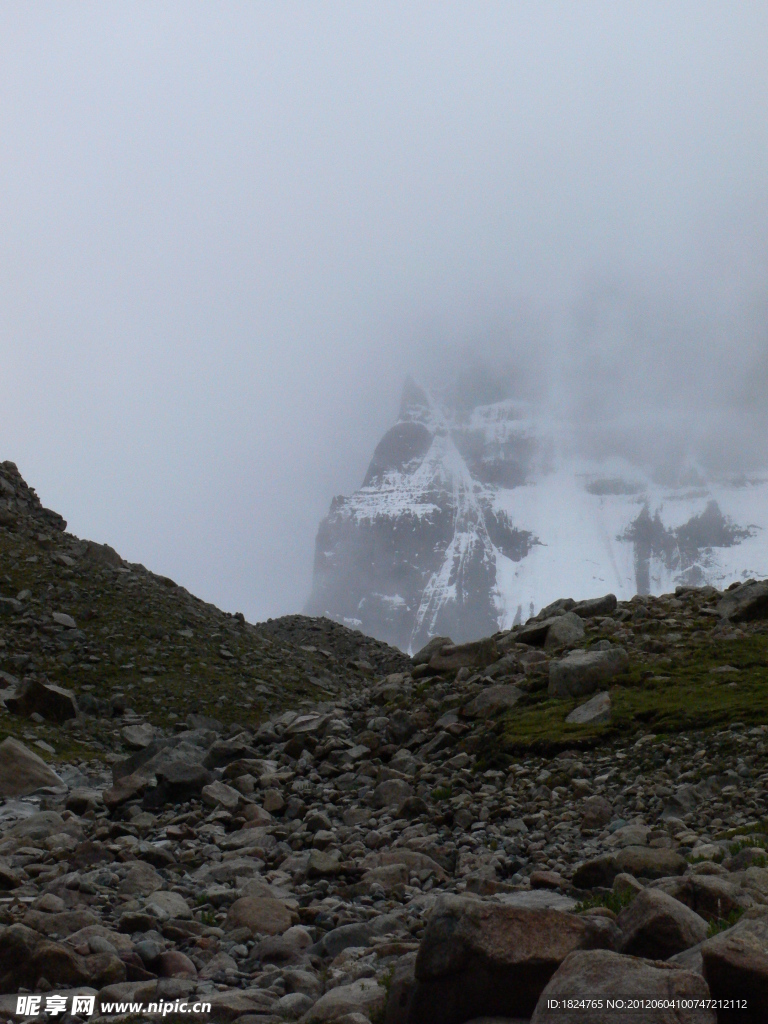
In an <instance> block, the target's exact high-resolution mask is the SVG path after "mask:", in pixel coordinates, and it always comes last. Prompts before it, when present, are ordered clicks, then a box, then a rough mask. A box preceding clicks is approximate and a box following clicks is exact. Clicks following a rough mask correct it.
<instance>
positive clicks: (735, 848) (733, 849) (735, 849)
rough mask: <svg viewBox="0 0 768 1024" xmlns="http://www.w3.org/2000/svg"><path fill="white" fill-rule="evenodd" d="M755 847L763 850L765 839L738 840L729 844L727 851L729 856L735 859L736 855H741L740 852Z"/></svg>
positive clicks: (759, 837)
mask: <svg viewBox="0 0 768 1024" xmlns="http://www.w3.org/2000/svg"><path fill="white" fill-rule="evenodd" d="M756 846H758V847H760V848H761V849H763V850H764V849H765V848H766V845H765V839H763V838H762V837H761V836H754V837H753V838H751V839H739V840H737V842H735V843H730V844H729V846H728V850H729V852H730V854H731V856H732V857H735V856H736V854H737V853H741V851H742V850H751V849H753V848H754V847H756Z"/></svg>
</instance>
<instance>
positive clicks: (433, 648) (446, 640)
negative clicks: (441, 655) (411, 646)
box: [411, 636, 453, 668]
mask: <svg viewBox="0 0 768 1024" xmlns="http://www.w3.org/2000/svg"><path fill="white" fill-rule="evenodd" d="M452 646H453V640H451V638H450V637H449V636H433V637H430V639H429V640H428V641H427V642H426V644H424V646H423V647H422V648H421V650H420V651H417V652H416V653H415V654H414V655H413V657H412V658H411V664H412V665H413V666H414V668H415V667H416V665H428V664H429V659H430V658H431V657H432V655H433V654H437V652H438V651H439V650H440V649H441V648H443V647H452Z"/></svg>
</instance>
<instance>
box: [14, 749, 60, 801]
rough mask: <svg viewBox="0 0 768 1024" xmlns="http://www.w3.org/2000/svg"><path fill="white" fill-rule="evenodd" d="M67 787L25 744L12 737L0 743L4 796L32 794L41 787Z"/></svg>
mask: <svg viewBox="0 0 768 1024" xmlns="http://www.w3.org/2000/svg"><path fill="white" fill-rule="evenodd" d="M48 788H53V789H58V790H66V788H67V786H66V783H65V782H64V781H63V779H60V778H59V776H58V775H57V774H56V772H55V771H53V769H52V768H49V767H48V765H47V764H46V763H45V761H44V760H43V759H42V757H38V755H37V754H35V753H33V752H32V751H31V750H30V749H29V748H28V747H25V746H24V744H23V743H20V742H19V741H18V740H15V739H13V737H12V736H9V737H8V738H7V739H4V740H3V742H2V743H0V797H10V796H28V795H29V794H30V793H34V792H36V791H37V790H38V789H48Z"/></svg>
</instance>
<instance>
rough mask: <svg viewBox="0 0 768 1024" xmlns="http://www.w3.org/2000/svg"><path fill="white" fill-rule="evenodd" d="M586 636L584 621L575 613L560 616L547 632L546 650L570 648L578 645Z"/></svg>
mask: <svg viewBox="0 0 768 1024" xmlns="http://www.w3.org/2000/svg"><path fill="white" fill-rule="evenodd" d="M583 636H584V620H583V619H580V618H579V616H578V615H574V614H573V612H566V613H565V615H559V616H558V617H557V618H556V619H555V620H554V622H553V623H552V625H551V626H550V627H549V629H548V630H547V636H546V639H545V640H544V648H545V650H553V649H554V648H556V647H569V646H571V645H572V644H576V643H578V642H579V640H581V639H582V637H583Z"/></svg>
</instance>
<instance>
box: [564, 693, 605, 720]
mask: <svg viewBox="0 0 768 1024" xmlns="http://www.w3.org/2000/svg"><path fill="white" fill-rule="evenodd" d="M610 720H611V698H610V694H608V693H596V694H595V696H594V697H590V699H589V700H588V701H585V703H584V704H579V706H578V707H577V708H574V709H573V711H572V712H571V713H570V715H568V717H567V718H566V722H567V723H568V724H569V725H599V724H600V723H601V722H609V721H610Z"/></svg>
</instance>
